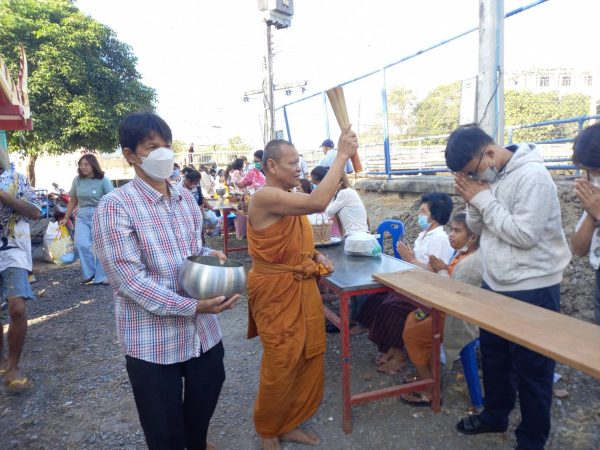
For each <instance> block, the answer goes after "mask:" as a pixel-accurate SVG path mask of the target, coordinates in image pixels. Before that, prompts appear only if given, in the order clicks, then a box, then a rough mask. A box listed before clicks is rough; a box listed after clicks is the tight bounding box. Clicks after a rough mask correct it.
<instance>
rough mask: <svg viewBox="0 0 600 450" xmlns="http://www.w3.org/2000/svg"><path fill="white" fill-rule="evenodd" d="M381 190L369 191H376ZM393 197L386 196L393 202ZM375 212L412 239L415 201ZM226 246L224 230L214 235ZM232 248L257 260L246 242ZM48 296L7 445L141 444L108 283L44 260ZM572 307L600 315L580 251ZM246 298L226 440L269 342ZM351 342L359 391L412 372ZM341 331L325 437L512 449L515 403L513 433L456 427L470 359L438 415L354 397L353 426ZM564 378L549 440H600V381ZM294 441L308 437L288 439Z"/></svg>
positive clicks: (230, 372)
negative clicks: (255, 330)
mask: <svg viewBox="0 0 600 450" xmlns="http://www.w3.org/2000/svg"><path fill="white" fill-rule="evenodd" d="M570 192H571V191H570V187H568V186H567V187H565V188H563V187H561V194H560V195H561V200H562V202H563V218H564V225H565V229H566V230H567V232H568V233H570V232H572V229H573V227H574V223H575V222H576V220H577V218H578V216H579V214H580V210H579V208H578V206H577V205H576V204H575V201H574V198H573V196H572V195H571V193H570ZM371 195H372V194H366V197H370V196H371ZM386 202H387V203H386ZM365 203H366V204H367V205H368V208H369V214H370V218H371V223H372V224H373V223H378V222H379V221H380V220H381V219H382V218H384V217H391V216H396V217H401V218H403V219H405V222H406V225H407V229H408V233H407V240H410V239H413V238H414V234H415V233H414V230H413V228H412V226H411V225H412V219H411V218H409V217H407V215H411V216H412V214H414V210H415V206H414V204H413V202H401V201H399V200H398V198H397V197H393V196H391V197H390V198H389V199H383V198H382V197H381V196H379V206H377V208H380V209H377V208H376V207H374V206H373V203H372V202H370V201H366V202H365ZM211 245H213V246H214V247H215V248H220V245H221V243H220V240H217V241H213V242H211ZM232 257H233V258H235V259H238V260H240V261H243V262H245V263H246V264H248V263H249V259H248V256H247V254H246V253H237V254H233V255H232ZM35 272H36V276H37V279H38V281H37V282H36V283H35V284H34V285H33V287H34V290H35V292H36V294H37V296H38V299H37V300H35V301H32V302H30V303H29V305H28V307H29V321H30V322H29V323H30V327H29V334H28V336H27V342H26V345H25V350H24V354H23V361H22V369H23V371H24V372H25V373H26V374H27V375H28V376H29V377H30V378H31V379H32V380H33V382H34V383H35V386H34V388H33V389H32V390H31V391H29V392H27V393H24V394H21V395H8V394H7V393H6V392H5V391H4V389H1V388H0V448H2V449H8V448H22V449H37V448H49V449H84V448H85V449H113V448H123V449H142V448H145V442H144V437H143V434H142V431H141V428H140V426H139V422H138V418H137V413H136V409H135V405H134V402H133V396H132V393H131V388H130V386H129V381H128V378H127V374H126V372H125V365H124V358H123V356H122V354H121V351H120V348H119V345H118V342H117V338H116V333H115V326H114V314H113V302H112V293H111V288H110V287H103V286H98V287H96V286H82V285H80V284H79V279H80V275H79V267H78V266H77V265H74V266H72V267H65V268H58V267H56V266H52V265H48V264H43V263H37V264H36V268H35ZM563 285H564V286H563V311H564V312H565V313H567V314H570V315H574V316H576V317H579V318H581V319H583V320H591V317H592V313H591V290H592V286H593V272H592V270H591V269H590V268H589V264H586V261H585V260H582V259H577V258H576V259H574V261H573V262H572V263H571V265H570V266H569V268H568V270H567V271H566V274H565V281H564V283H563ZM246 314H247V309H246V303H245V301H241V302H240V303H238V305H237V307H236V308H235V309H234V310H232V311H227V312H225V313H224V314H222V315H221V316H220V322H221V327H222V329H223V335H224V338H223V339H224V343H225V348H226V357H225V365H226V371H227V380H226V382H225V385H224V387H223V392H222V394H221V399H220V402H219V406H218V408H217V411H216V413H215V416H214V418H213V421H212V425H211V428H210V431H209V439H210V440H211V441H212V442H214V443H215V444H216V445H217V446H218V448H219V449H235V450H237V449H256V448H258V439H257V438H256V436H255V433H254V430H253V424H252V406H253V401H254V396H255V394H256V389H257V383H258V367H259V363H260V356H261V347H260V342H259V341H258V340H257V339H254V340H247V339H246V338H245V329H246ZM351 345H352V363H353V364H352V383H353V392H355V393H356V392H360V391H363V390H368V389H374V388H379V387H385V386H389V385H391V384H395V383H399V382H400V380H401V378H402V376H403V375H402V374H399V375H393V376H390V375H383V374H379V373H377V372H375V366H374V361H373V358H374V356H375V346H374V345H373V344H372V343H370V341H368V339H367V337H366V335H364V334H363V335H359V336H355V337H353V338H352V340H351ZM340 347H341V346H340V341H339V335H338V334H329V335H328V336H327V353H326V362H325V370H326V387H325V395H324V398H323V403H322V405H321V408H320V409H319V411H318V412H317V414H316V415H315V416H314V417H313V418H312V419H311V420H310V421H309V423H308V426H309V427H310V428H311V429H313V430H314V431H316V432H317V433H319V434H320V435H321V438H322V444H321V446H320V448H324V449H482V450H486V449H490V450H491V449H509V448H513V447H514V446H515V440H514V428H515V427H516V425H517V423H518V420H519V413H518V408H516V409H515V411H514V412H513V417H512V419H511V428H510V429H509V431H508V432H507V433H504V434H493V435H481V436H474V437H465V436H463V435H460V434H459V433H457V432H456V431H455V430H454V424H455V422H456V421H457V419H458V418H460V417H461V416H463V415H465V414H467V413H468V412H469V411H470V408H469V401H468V394H467V390H466V384H465V382H464V378H463V377H462V373H461V367H460V364H459V363H458V364H455V366H454V370H451V371H448V372H447V373H446V374H445V377H444V381H443V402H444V403H443V407H442V411H441V413H439V414H434V413H432V412H431V410H430V409H427V408H414V407H411V406H408V405H405V404H403V403H401V402H400V401H398V400H397V399H386V400H382V401H378V402H371V403H367V404H364V405H360V406H356V407H354V408H353V425H354V430H353V433H352V434H350V435H345V434H344V433H343V431H342V429H341V386H340V380H341V373H340V356H339V354H340ZM557 372H558V373H559V374H560V375H561V376H562V378H561V380H560V381H558V383H557V384H556V387H557V389H565V390H567V391H568V395H567V396H566V397H564V398H562V399H559V398H555V399H554V401H553V409H552V415H553V423H552V432H551V437H550V440H549V443H548V446H547V448H548V449H553V450H562V449H598V448H600V412H599V411H600V382H598V381H597V380H594V379H592V378H591V377H589V376H587V375H584V374H582V373H580V372H578V371H576V370H573V369H571V368H569V367H566V366H563V365H559V366H558V367H557ZM286 448H288V449H296V448H298V449H299V448H301V447H300V446H298V445H286Z"/></svg>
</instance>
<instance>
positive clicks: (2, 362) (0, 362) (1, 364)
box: [0, 325, 8, 375]
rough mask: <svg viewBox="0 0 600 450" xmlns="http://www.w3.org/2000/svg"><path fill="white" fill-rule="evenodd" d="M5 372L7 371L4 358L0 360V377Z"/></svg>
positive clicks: (6, 361)
mask: <svg viewBox="0 0 600 450" xmlns="http://www.w3.org/2000/svg"><path fill="white" fill-rule="evenodd" d="M0 326H1V325H0ZM7 370H8V360H7V359H6V358H3V359H0V375H4V373H5V372H6V371H7Z"/></svg>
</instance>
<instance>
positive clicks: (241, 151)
mask: <svg viewBox="0 0 600 450" xmlns="http://www.w3.org/2000/svg"><path fill="white" fill-rule="evenodd" d="M226 147H227V149H228V150H229V151H231V153H232V154H234V155H236V156H238V157H239V156H247V157H250V155H252V154H253V153H254V149H253V147H252V146H251V145H250V144H248V143H247V142H244V140H243V139H242V138H241V136H233V137H231V138H229V139H228V140H227V146H226Z"/></svg>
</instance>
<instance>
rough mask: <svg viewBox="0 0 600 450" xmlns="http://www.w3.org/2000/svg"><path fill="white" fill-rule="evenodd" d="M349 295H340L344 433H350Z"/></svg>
mask: <svg viewBox="0 0 600 450" xmlns="http://www.w3.org/2000/svg"><path fill="white" fill-rule="evenodd" d="M349 297H350V296H349V295H348V294H346V293H343V294H342V295H340V322H341V323H340V326H341V329H340V338H341V339H342V402H343V405H344V406H343V408H344V411H343V428H344V433H346V434H350V433H352V392H351V391H350V317H349V310H348V300H349Z"/></svg>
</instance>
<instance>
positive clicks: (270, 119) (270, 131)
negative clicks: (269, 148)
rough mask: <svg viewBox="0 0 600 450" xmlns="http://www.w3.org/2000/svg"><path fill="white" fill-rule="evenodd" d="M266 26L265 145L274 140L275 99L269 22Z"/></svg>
mask: <svg viewBox="0 0 600 450" xmlns="http://www.w3.org/2000/svg"><path fill="white" fill-rule="evenodd" d="M265 23H266V24H267V56H266V58H265V62H266V72H267V73H266V76H265V84H266V86H264V89H263V91H264V94H265V98H264V103H265V114H266V116H265V119H266V120H265V136H264V141H265V144H266V143H267V142H269V141H271V140H273V139H275V99H274V95H273V45H272V42H271V22H268V21H265Z"/></svg>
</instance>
